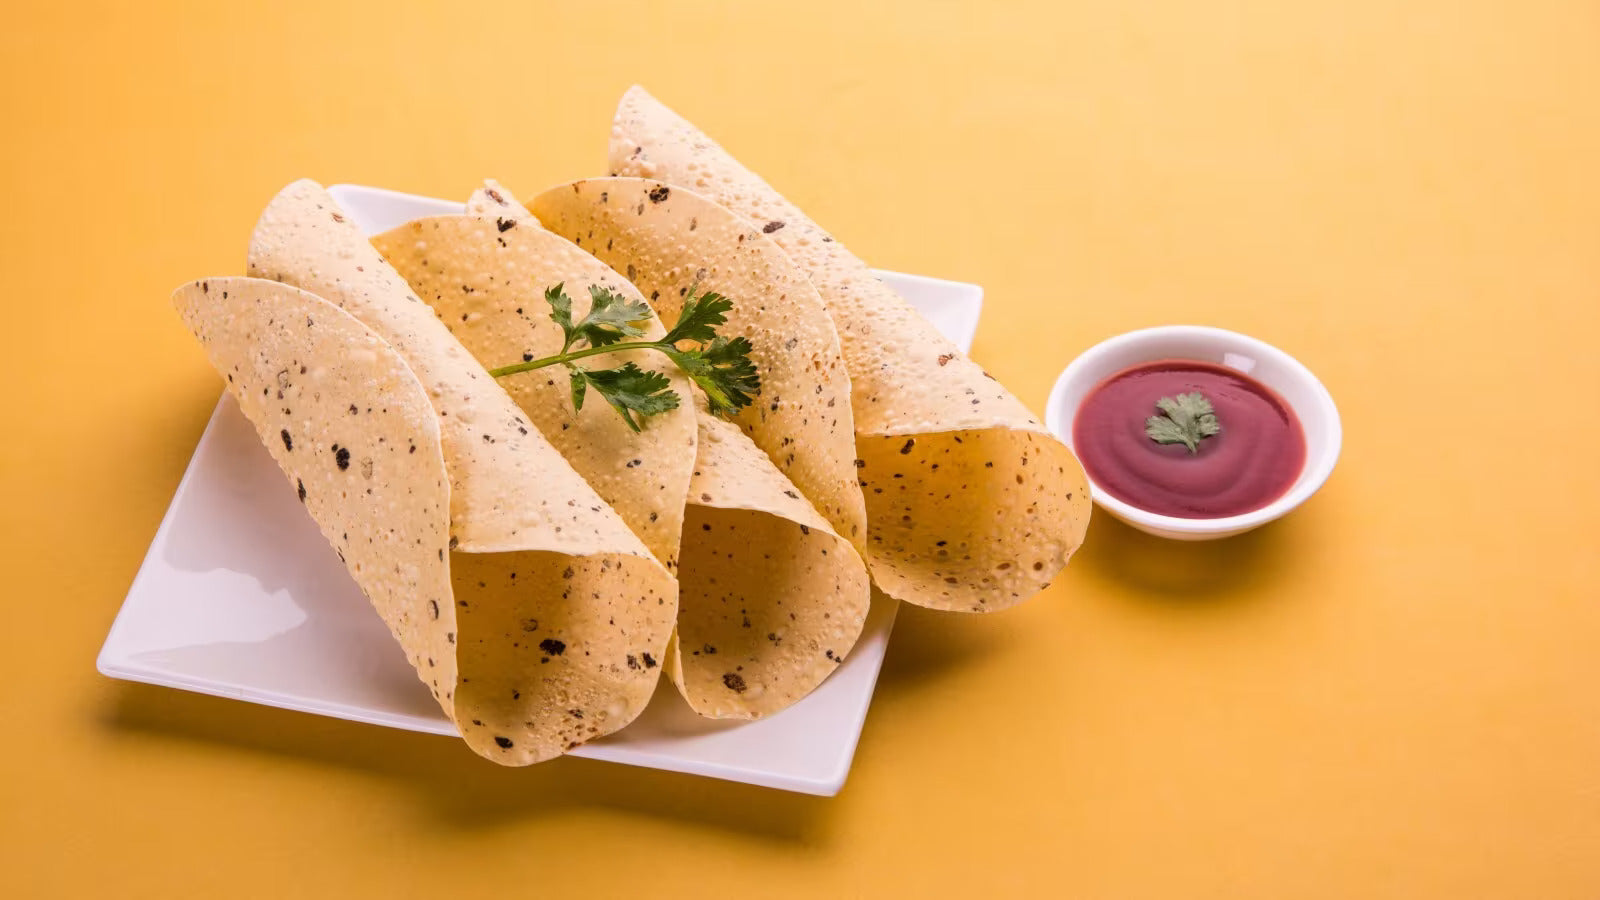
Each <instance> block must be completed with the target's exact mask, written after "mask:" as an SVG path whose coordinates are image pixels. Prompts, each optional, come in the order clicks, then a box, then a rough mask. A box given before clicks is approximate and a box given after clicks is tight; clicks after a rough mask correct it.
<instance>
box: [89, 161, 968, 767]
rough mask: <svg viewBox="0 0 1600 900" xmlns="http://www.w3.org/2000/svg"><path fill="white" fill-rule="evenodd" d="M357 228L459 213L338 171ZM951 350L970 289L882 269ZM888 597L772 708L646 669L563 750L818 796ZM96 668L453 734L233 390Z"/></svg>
mask: <svg viewBox="0 0 1600 900" xmlns="http://www.w3.org/2000/svg"><path fill="white" fill-rule="evenodd" d="M331 193H332V194H333V196H334V199H336V200H337V201H338V202H339V205H340V206H342V207H344V209H345V211H346V212H347V213H348V214H349V215H350V216H352V217H353V219H354V221H355V222H357V223H358V224H359V225H360V226H361V227H362V228H363V229H365V230H366V231H367V232H368V233H369V234H376V233H378V232H380V231H385V230H388V229H389V228H393V227H395V226H397V225H400V224H403V223H405V222H408V221H410V220H412V219H415V218H418V217H421V216H427V215H439V214H448V213H459V212H461V210H462V206H461V204H459V203H450V202H448V201H444V200H434V199H430V198H427V197H417V196H413V195H410V194H400V193H396V192H393V191H386V190H380V189H376V188H365V187H356V186H351V185H339V186H336V187H334V188H332V189H331ZM879 274H880V275H881V276H882V278H883V280H884V281H886V282H887V283H888V284H889V285H891V286H892V287H894V289H895V290H897V291H899V292H900V294H901V295H902V296H904V297H905V298H906V299H907V300H909V301H911V303H912V304H913V305H915V306H916V307H917V309H919V310H921V311H922V313H923V315H925V316H927V317H928V319H929V320H931V321H932V322H933V324H934V325H936V326H937V327H938V328H939V330H940V331H942V332H944V333H945V334H946V335H948V336H949V337H950V338H951V340H954V341H955V342H956V343H957V344H959V345H961V347H962V348H963V349H967V348H969V347H970V346H971V344H972V336H973V332H974V331H975V330H976V328H977V324H978V313H979V310H980V308H981V307H982V304H983V290H982V289H981V288H979V287H978V286H976V285H971V284H960V283H957V282H952V281H941V280H939V279H936V278H924V277H921V276H916V275H900V274H896V273H894V272H880V273H879ZM894 612H895V609H894V601H891V600H887V599H886V598H884V597H882V596H881V595H878V594H877V593H876V592H874V596H873V603H872V612H871V614H870V615H869V616H868V618H867V624H866V629H865V631H864V632H863V633H862V636H861V641H860V642H859V643H858V644H857V645H856V647H855V649H854V650H852V651H851V653H850V655H849V657H848V658H847V659H846V660H845V662H844V664H843V665H842V666H840V667H839V669H838V670H837V671H836V672H834V674H833V676H832V677H830V678H829V679H828V680H827V681H826V682H824V683H823V685H822V686H821V687H820V688H818V689H817V690H816V691H815V692H813V693H812V694H811V696H809V697H807V698H805V699H804V700H802V701H801V702H799V703H797V704H795V705H794V706H793V707H790V708H789V709H787V710H785V711H783V712H782V713H779V714H777V715H774V716H772V717H770V718H767V719H763V720H760V721H756V722H747V723H734V722H719V721H714V720H711V719H702V718H700V717H699V716H697V715H695V714H694V712H692V711H691V710H690V709H689V707H688V705H687V704H685V703H684V702H683V700H682V699H681V698H680V697H679V696H678V692H677V691H676V690H675V689H674V688H673V686H672V684H671V682H670V681H669V680H667V679H665V678H663V679H662V680H661V684H660V687H659V689H658V690H657V692H656V695H655V698H654V699H653V700H652V701H651V703H650V706H649V707H648V708H647V709H646V710H645V712H644V714H643V715H641V716H640V717H639V718H638V719H637V720H635V721H634V722H633V723H632V724H631V725H629V726H628V727H627V728H626V729H624V730H623V731H621V732H619V733H617V734H615V735H612V736H610V737H607V738H604V739H602V740H597V741H594V742H592V743H588V744H584V745H583V746H581V747H578V748H577V749H576V750H574V751H572V755H574V756H586V757H590V758H592V759H604V760H611V761H613V762H620V763H627V764H629V765H635V766H648V767H651V768H657V769H668V770H671V771H674V772H687V773H691V774H695V775H706V776H710V777H712V778H725V779H729V780H732V781H743V782H748V783H750V784H758V785H765V786H767V787H774V788H780V789H783V790H790V791H801V792H804V793H808V794H822V795H828V796H831V795H833V794H836V793H838V791H839V788H840V787H842V786H843V784H844V780H845V775H846V774H847V773H848V772H849V770H850V760H851V757H853V756H854V755H855V749H856V741H857V739H859V738H860V736H861V725H862V722H863V721H864V720H865V719H866V715H867V704H868V703H869V702H870V701H871V700H872V690H873V686H874V685H875V684H876V683H877V680H878V671H879V669H880V668H882V666H883V655H884V650H885V648H886V646H887V644H888V640H889V629H890V627H891V626H892V625H893V624H894ZM99 668H100V671H101V672H103V673H104V674H106V675H109V676H111V677H113V678H124V679H128V680H130V681H143V682H149V683H151V684H160V685H166V686H168V687H175V688H181V689H183V690H189V691H199V692H201V693H205V694H216V695H218V696H222V697H232V698H235V699H238V700H248V701H250V702H252V703H263V704H266V705H269V706H278V707H283V708H285V709H297V710H302V711H304V712H312V713H320V714H322V715H325V716H337V717H339V718H342V719H351V720H354V721H357V722H370V723H372V724H375V725H387V726H390V727H393V728H407V729H411V730H413V731H426V732H432V733H434V734H446V735H453V734H455V733H456V731H455V726H454V725H452V724H451V723H450V721H449V720H448V719H446V718H445V717H444V715H443V713H441V712H440V710H439V707H438V706H437V705H436V704H435V703H434V701H433V698H432V697H430V696H429V695H428V691H427V689H426V688H425V687H424V686H423V684H422V682H420V681H418V680H417V677H416V674H415V673H414V672H413V671H412V669H411V666H410V664H409V663H408V662H407V661H406V659H405V656H404V654H403V653H402V652H401V650H400V647H399V645H398V644H396V643H395V642H394V640H393V639H392V638H391V637H390V636H389V632H388V630H387V629H386V628H385V627H384V624H383V621H382V620H381V619H379V618H378V616H377V615H375V614H374V613H373V611H372V608H371V606H370V605H368V603H367V600H366V598H365V597H364V596H363V595H362V593H361V591H360V589H359V588H357V587H356V584H355V582H354V581H352V580H351V579H350V577H349V575H348V574H346V572H345V570H344V566H343V564H341V563H340V562H339V559H338V557H337V556H335V555H334V553H333V550H332V549H331V548H330V547H329V546H328V544H327V542H326V541H324V540H323V539H322V535H321V534H320V533H319V532H318V531H317V527H316V525H315V524H314V523H313V522H312V521H311V518H310V517H309V516H308V515H307V514H306V512H305V508H304V507H303V506H302V505H301V504H300V503H299V502H297V501H296V499H295V496H294V491H293V490H291V489H290V488H289V486H288V484H287V483H286V482H285V481H284V479H283V475H282V474H281V473H280V472H279V471H278V467H277V464H276V463H274V462H273V461H272V457H271V456H269V455H268V454H267V451H266V448H264V447H262V446H261V442H260V441H259V440H258V439H257V438H256V434H255V431H254V429H252V428H251V426H250V423H249V422H248V421H247V420H246V419H245V418H244V416H243V415H241V414H240V412H239V409H238V407H237V406H235V405H234V402H233V399H232V398H231V397H229V396H228V395H227V394H223V396H222V400H221V401H220V402H218V404H217V408H216V411H215V412H213V413H212V416H211V421H210V423H209V424H208V425H207V426H206V430H205V433H204V434H202V435H201V437H200V444H199V446H198V447H196V448H195V453H194V458H193V459H191V460H190V461H189V469H188V471H187V472H185V473H184V476H183V480H182V482H180V483H179V485H178V492H177V494H176V495H175V496H174V497H173V498H172V506H171V507H169V508H168V509H167V515H166V517H165V518H164V519H163V520H162V522H161V528H160V529H159V530H158V531H157V532H156V537H155V541H154V542H153V543H152V544H151V545H150V551H149V553H148V554H147V555H146V556H145V560H144V564H143V566H141V567H140V569H139V574H138V576H137V577H135V578H134V582H133V586H132V587H131V588H130V589H129V590H128V597H127V599H126V600H124V601H123V604H122V610H121V612H119V613H118V615H117V620H116V622H115V624H113V625H112V626H111V633H110V635H109V636H108V637H107V638H106V642H105V646H104V647H103V648H102V649H101V651H100V659H99Z"/></svg>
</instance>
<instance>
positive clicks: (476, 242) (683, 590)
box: [373, 184, 869, 718]
mask: <svg viewBox="0 0 1600 900" xmlns="http://www.w3.org/2000/svg"><path fill="white" fill-rule="evenodd" d="M468 209H469V210H471V211H473V212H478V213H481V214H479V215H471V214H469V215H463V216H439V217H433V218H427V219H422V220H418V221H415V222H411V223H408V224H406V225H403V226H401V227H399V228H396V229H394V230H392V231H390V232H387V233H385V234H382V235H379V236H378V237H377V238H375V239H374V241H373V243H374V244H375V245H376V246H377V247H378V249H379V250H380V251H381V252H382V253H383V254H384V256H385V257H387V258H388V260H389V261H390V262H391V263H392V264H393V265H394V266H395V267H396V268H397V269H398V270H399V271H400V272H401V273H402V274H403V275H404V277H405V278H406V280H407V281H408V282H409V283H410V284H411V287H412V289H413V290H415V291H416V293H417V294H418V295H419V296H421V297H422V298H423V300H424V301H425V302H426V303H428V304H429V305H431V306H432V307H433V309H434V311H435V312H436V313H437V314H438V315H439V317H440V318H441V319H442V321H443V322H444V323H445V324H446V325H447V326H448V327H449V329H450V331H451V332H452V333H453V334H454V335H455V337H456V338H457V339H458V340H459V341H460V342H461V343H462V344H463V345H464V346H465V347H466V348H467V349H468V350H469V351H471V353H472V354H473V355H474V356H475V357H477V359H478V360H479V362H481V363H482V364H483V365H485V366H489V367H496V368H497V367H500V366H503V365H507V364H510V363H514V362H517V361H519V360H527V359H535V358H543V357H545V356H549V355H553V354H556V353H559V352H560V351H561V348H562V331H561V329H560V327H559V326H557V325H556V324H555V322H553V321H552V320H551V319H550V315H549V314H550V307H549V305H548V303H547V302H546V300H545V297H544V292H545V289H546V288H549V287H551V286H553V285H555V284H558V283H559V284H563V285H565V287H566V289H567V293H568V294H569V295H570V296H571V297H572V298H573V301H574V308H573V318H574V320H575V321H576V320H579V319H581V318H582V317H583V316H584V315H586V314H587V313H588V309H589V305H590V299H589V291H588V289H589V287H590V286H591V285H603V286H606V287H609V288H610V289H612V290H614V291H617V292H619V293H621V294H623V295H624V296H626V297H628V298H630V299H634V300H642V299H643V298H642V297H641V296H640V295H639V292H638V290H637V289H636V288H635V287H634V286H633V285H632V284H630V283H628V282H627V281H625V280H623V278H622V277H621V276H619V275H618V274H617V273H615V272H613V271H612V270H611V269H609V268H607V267H606V266H605V265H604V264H603V263H601V262H600V261H598V260H596V259H595V258H594V257H592V256H590V255H589V254H587V253H585V252H584V251H583V250H581V249H579V248H578V247H577V246H575V245H574V244H572V243H571V242H568V241H566V240H564V239H562V238H560V237H558V236H556V235H554V234H551V233H550V232H548V231H545V230H544V229H542V228H540V227H539V226H538V223H537V222H536V221H535V220H533V219H532V218H531V217H528V216H527V215H526V211H525V210H523V209H522V208H521V206H520V205H518V204H517V203H516V201H515V199H514V198H512V197H511V196H510V195H509V193H507V192H505V190H504V189H503V188H499V187H498V186H496V185H493V184H491V185H490V186H489V187H488V188H486V189H484V190H482V191H479V192H478V193H477V194H475V195H474V196H473V198H472V200H471V201H469V203H468ZM664 333H665V332H664V329H663V326H662V325H661V323H660V321H659V320H658V319H651V320H650V321H649V322H648V323H647V325H646V334H645V336H644V337H643V338H641V339H642V340H652V339H659V338H660V337H661V336H662V335H663V334H664ZM630 360H631V361H633V362H635V363H637V364H638V365H640V366H641V367H647V368H654V367H661V368H660V369H659V370H660V371H662V372H664V373H671V374H672V378H673V385H672V386H673V389H674V390H675V391H676V392H677V393H678V394H679V396H680V397H681V398H683V401H684V402H683V405H681V406H680V407H679V409H677V410H675V411H673V412H671V413H668V414H663V415H659V416H652V417H651V418H650V419H649V420H648V421H647V423H646V424H644V426H643V430H642V431H641V432H639V433H634V432H632V431H631V430H630V429H629V428H628V427H627V425H626V424H625V423H624V422H623V420H622V418H621V417H620V416H618V415H617V413H616V412H615V411H613V410H611V409H610V408H608V407H607V406H606V405H605V403H604V402H602V401H600V400H598V399H594V398H591V399H589V401H588V402H587V403H586V404H585V405H584V407H583V409H582V410H579V411H574V409H573V408H572V401H571V399H570V394H569V388H568V379H567V373H566V372H565V370H564V369H562V368H561V367H559V366H553V367H550V368H547V369H540V370H536V371H532V372H526V373H522V374H518V375H511V376H507V377H505V378H503V379H501V383H502V384H503V385H504V387H505V388H506V389H507V390H508V391H509V392H510V394H511V396H512V397H513V398H514V399H515V401H516V403H517V405H518V406H520V407H521V409H522V410H524V411H525V413H526V414H527V416H528V418H529V420H530V421H531V422H532V423H533V424H534V425H535V426H537V427H538V428H539V429H540V430H541V431H542V432H543V433H544V434H545V435H546V436H547V437H548V438H549V440H550V442H551V443H552V444H553V445H554V446H555V447H556V448H557V449H558V450H560V451H561V452H562V453H563V454H565V455H566V457H567V459H568V460H569V461H570V462H571V463H572V465H573V467H574V468H576V469H577V470H578V471H579V472H580V473H581V474H582V475H583V476H584V477H585V478H587V479H588V480H589V482H590V484H592V485H593V486H594V487H595V489H596V491H597V492H598V493H599V494H600V495H601V496H602V497H603V498H605V499H606V500H607V501H608V502H610V503H611V504H612V506H613V507H615V508H616V509H617V511H618V513H619V514H620V515H621V516H622V517H623V519H624V520H626V521H627V522H628V523H629V524H630V525H631V526H632V527H633V528H634V529H635V531H637V532H638V533H639V534H640V535H641V536H644V537H645V540H646V541H647V542H648V543H650V544H651V546H652V547H653V548H655V549H656V552H657V554H658V555H662V556H663V557H664V558H666V557H667V554H670V553H673V552H674V551H676V550H678V549H679V548H681V558H680V562H679V567H678V577H679V591H680V595H679V597H680V600H679V614H678V630H677V635H676V639H675V641H674V642H673V645H672V647H671V650H670V652H669V655H668V657H667V659H668V666H667V669H668V672H669V673H670V674H671V675H672V677H673V680H674V682H675V683H676V684H677V685H678V687H679V689H680V691H682V693H683V695H684V697H685V699H687V701H688V702H689V704H690V706H691V707H693V708H694V709H695V710H696V711H697V712H699V713H700V714H702V715H706V716H714V717H723V718H756V717H759V716H762V715H767V714H770V713H772V712H775V711H777V710H780V709H783V708H784V707H786V706H788V705H790V704H792V703H793V702H795V701H796V700H798V699H800V698H801V697H803V696H805V695H806V694H807V693H809V692H810V691H811V690H812V689H814V688H815V687H816V686H817V685H818V684H820V683H821V682H822V681H823V679H825V678H826V677H827V675H828V674H829V673H831V672H832V671H833V670H834V668H836V667H837V666H838V664H839V662H840V661H841V660H842V659H843V657H844V655H845V653H846V652H847V651H848V650H849V649H850V647H851V646H852V645H854V643H855V641H856V638H857V637H858V636H859V634H860V631H861V627H862V624H863V622H864V620H865V616H866V612H867V607H868V592H869V582H868V579H867V575H866V571H865V568H864V567H863V565H862V563H861V560H860V558H859V556H858V555H857V554H856V552H855V550H854V549H853V548H852V546H851V544H850V543H849V542H848V541H847V540H845V539H843V538H841V537H840V536H839V535H838V534H837V533H836V532H835V530H834V529H833V528H832V527H831V526H830V524H829V522H828V521H827V520H826V519H825V518H824V517H822V516H821V515H819V514H818V513H817V511H816V510H815V509H814V508H813V507H812V506H811V504H810V503H808V502H807V501H806V500H805V499H804V497H803V496H802V495H801V494H800V493H799V492H798V491H797V490H796V489H795V487H794V486H793V484H792V483H790V481H789V480H788V479H786V478H785V477H784V476H783V474H782V473H781V472H779V471H778V469H777V468H776V467H775V466H773V465H772V463H771V462H770V461H769V460H768V459H767V458H766V456H764V455H763V454H762V453H761V451H760V450H759V449H757V448H756V447H755V446H754V445H752V444H751V443H750V442H749V440H748V439H747V438H746V437H745V436H744V435H743V434H742V433H740V431H739V429H738V428H737V427H735V426H734V425H731V424H729V423H727V422H724V421H722V420H720V419H717V418H715V417H714V416H712V415H710V414H709V413H708V412H705V411H704V407H703V404H701V408H700V410H699V411H698V412H696V410H695V409H694V407H693V406H692V405H691V404H693V403H694V402H695V399H696V398H698V397H699V396H700V395H699V393H698V390H697V389H695V388H692V387H691V386H689V384H688V382H687V381H686V380H684V379H683V378H682V377H681V376H680V375H678V374H676V370H675V368H673V367H671V364H670V363H668V362H666V361H665V357H663V356H662V355H661V354H659V353H655V352H652V351H621V352H617V353H608V354H602V355H599V356H593V357H589V358H587V359H585V360H584V361H583V365H584V366H585V367H589V368H604V367H611V366H616V365H620V364H622V363H624V362H626V361H630ZM762 375H763V378H765V377H766V373H765V372H763V373H762ZM758 402H759V401H758ZM680 528H681V540H680V532H679V529H680Z"/></svg>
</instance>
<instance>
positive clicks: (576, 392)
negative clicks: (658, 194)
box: [489, 284, 761, 431]
mask: <svg viewBox="0 0 1600 900" xmlns="http://www.w3.org/2000/svg"><path fill="white" fill-rule="evenodd" d="M589 297H590V299H591V300H592V301H593V303H592V305H591V306H590V308H589V314H588V315H586V316H584V317H583V319H582V320H580V321H579V322H577V323H574V322H573V321H572V298H571V297H570V296H568V295H567V293H566V289H565V286H564V285H561V284H557V285H554V286H553V287H550V288H547V289H546V290H545V292H544V299H545V302H547V303H549V304H550V318H551V320H552V321H554V322H555V323H556V324H557V325H559V326H561V333H562V336H563V341H562V345H561V352H560V353H557V354H556V355H554V356H546V357H544V358H543V359H534V360H528V361H527V362H522V363H517V364H515V365H510V366H503V367H501V368H498V369H491V370H489V374H490V375H492V376H494V377H495V378H503V377H505V376H507V375H516V374H518V373H521V372H532V371H533V370H535V369H542V368H544V367H546V366H553V365H564V366H566V367H567V369H568V372H569V374H570V376H571V380H572V408H573V409H574V410H581V409H583V401H584V399H585V398H586V397H587V396H588V390H589V388H591V387H592V388H594V390H595V392H596V393H598V394H600V396H602V397H604V398H605V401H606V402H607V403H609V404H611V406H612V408H614V409H615V410H616V411H617V412H618V413H619V414H621V416H622V418H623V420H624V421H626V422H627V423H628V427H630V428H632V429H633V430H634V431H638V430H639V423H640V421H641V420H643V419H645V418H648V417H650V416H653V415H658V414H660V413H664V412H667V411H668V410H672V409H677V408H678V404H679V402H680V399H681V398H679V397H678V394H677V392H675V391H673V390H672V388H671V381H670V380H669V379H668V378H667V376H665V375H662V374H661V373H659V372H650V371H646V370H644V369H641V368H639V366H638V365H636V364H634V363H631V362H630V363H626V364H624V365H621V366H618V367H616V368H613V369H585V368H582V367H581V366H578V365H577V364H576V362H577V360H580V359H582V358H584V357H586V356H594V355H596V354H600V353H612V352H615V351H618V350H656V351H659V352H660V353H663V354H665V355H666V356H667V358H668V359H671V360H672V361H673V363H674V364H676V365H677V367H678V368H679V369H681V370H682V371H683V373H684V374H685V375H687V376H688V377H689V380H691V381H693V382H694V383H695V384H696V385H698V386H699V387H700V390H701V391H703V392H704V393H705V395H706V403H707V406H709V407H710V409H711V411H712V412H713V413H715V414H716V415H719V416H731V415H732V414H734V413H736V412H738V411H739V410H741V409H743V408H744V407H746V406H749V405H750V403H751V401H752V400H753V399H754V398H755V397H756V396H757V395H758V394H760V393H761V377H760V375H759V374H758V373H757V372H756V367H755V363H753V362H751V361H750V352H751V350H752V349H753V348H752V347H751V345H750V341H749V340H748V339H746V338H744V337H736V338H734V339H732V340H729V339H727V338H725V337H722V336H719V335H718V334H717V333H716V328H717V326H718V325H722V324H724V323H726V322H727V321H728V317H727V313H728V311H729V310H731V309H733V301H731V300H729V299H728V298H726V297H724V296H722V295H721V294H717V293H711V292H707V293H704V294H697V293H695V289H694V288H693V287H690V288H689V291H688V293H687V294H686V295H685V297H684V300H683V313H682V314H681V315H679V316H678V322H677V324H675V325H673V326H672V329H671V330H670V331H668V332H667V334H666V335H665V336H664V337H662V339H661V340H659V341H624V340H623V339H624V338H634V337H641V336H643V334H644V328H643V327H642V326H643V325H644V323H645V322H647V321H649V320H650V317H651V315H652V313H651V311H650V307H649V305H648V304H646V303H644V302H642V301H637V300H630V299H628V298H627V297H624V296H622V295H621V294H618V293H616V292H615V291H613V290H611V289H610V288H608V287H605V286H604V285H598V284H596V285H590V286H589ZM584 342H587V343H588V346H587V347H582V348H579V349H573V346H574V345H575V344H580V343H584ZM685 343H697V344H700V345H701V346H698V347H681V346H679V345H680V344H685Z"/></svg>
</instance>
